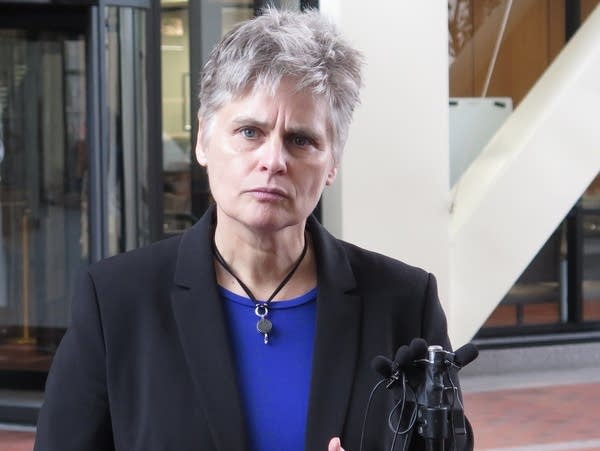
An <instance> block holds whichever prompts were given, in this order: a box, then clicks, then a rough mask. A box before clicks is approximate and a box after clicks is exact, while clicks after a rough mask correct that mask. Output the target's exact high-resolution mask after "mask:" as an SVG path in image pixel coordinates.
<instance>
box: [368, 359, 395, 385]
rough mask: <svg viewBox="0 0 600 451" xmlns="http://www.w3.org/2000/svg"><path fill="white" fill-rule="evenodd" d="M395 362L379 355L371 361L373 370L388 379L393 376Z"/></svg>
mask: <svg viewBox="0 0 600 451" xmlns="http://www.w3.org/2000/svg"><path fill="white" fill-rule="evenodd" d="M393 364H394V362H393V361H392V360H390V359H388V358H387V357H385V356H382V355H378V356H376V357H375V358H374V359H373V360H372V361H371V368H373V369H374V370H375V371H376V372H377V373H379V374H381V375H382V376H383V377H385V378H386V379H387V378H388V377H390V376H391V375H392V365H393Z"/></svg>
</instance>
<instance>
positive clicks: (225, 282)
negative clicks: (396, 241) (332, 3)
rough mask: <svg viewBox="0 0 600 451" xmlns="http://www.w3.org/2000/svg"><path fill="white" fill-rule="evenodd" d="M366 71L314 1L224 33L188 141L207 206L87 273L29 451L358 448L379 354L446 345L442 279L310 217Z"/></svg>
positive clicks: (376, 443)
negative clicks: (203, 176) (187, 225)
mask: <svg viewBox="0 0 600 451" xmlns="http://www.w3.org/2000/svg"><path fill="white" fill-rule="evenodd" d="M361 65H362V62H361V56H360V54H359V53H358V52H357V51H356V50H355V49H353V48H352V47H350V46H349V45H347V44H346V43H345V42H344V41H343V40H342V39H341V38H340V37H339V35H338V33H337V31H336V30H335V29H334V27H333V26H332V25H331V24H330V23H329V22H328V21H326V20H324V19H323V18H321V17H320V16H319V15H318V14H317V13H314V12H311V13H307V14H299V13H291V12H285V13H283V12H277V11H275V10H268V11H267V12H266V13H265V14H264V15H263V16H261V17H259V18H257V19H254V20H252V21H249V22H246V23H244V24H242V25H240V26H238V27H237V28H236V29H234V30H232V31H231V32H230V33H229V34H227V35H226V36H225V37H224V38H223V40H222V42H221V43H220V44H219V45H218V47H217V48H216V49H215V50H214V51H213V53H212V54H211V57H210V59H209V61H208V62H207V64H206V66H205V68H204V70H203V74H202V80H201V87H200V91H201V92H200V103H201V107H200V111H199V124H200V126H199V130H200V131H199V134H198V139H197V148H196V156H197V159H198V162H199V163H200V164H201V165H202V166H204V167H206V170H207V173H208V178H209V183H210V188H211V193H212V195H213V198H214V201H215V202H214V204H215V205H214V206H213V207H211V208H210V209H209V211H208V212H207V213H206V214H205V215H204V216H203V217H202V218H201V219H200V221H199V222H198V223H197V224H196V225H195V226H194V227H192V228H191V229H190V230H189V231H187V232H186V233H184V234H183V235H182V236H179V237H175V238H171V239H168V240H165V241H162V242H159V243H156V244H154V245H152V246H149V247H147V248H144V249H139V250H136V251H133V252H129V253H126V254H123V255H119V256H116V257H113V258H110V259H107V260H105V261H102V262H99V263H97V264H94V265H92V266H91V267H90V268H89V270H88V271H87V273H86V274H85V275H83V276H82V277H81V278H80V280H79V284H78V288H77V291H76V296H75V301H74V307H73V319H72V324H71V326H70V328H69V330H68V332H67V334H66V335H65V338H64V340H63V342H62V343H61V346H60V349H59V350H58V352H57V354H56V357H55V359H54V363H53V367H52V370H51V372H50V375H49V379H48V384H47V389H46V402H45V404H44V406H43V408H42V411H41V414H40V419H39V424H38V435H37V443H36V450H39V451H42V450H44V451H53V450H57V451H58V450H60V451H68V450H107V449H110V450H112V449H117V450H128V451H129V450H196V449H198V450H245V449H248V450H257V451H258V450H260V451H269V450H302V449H306V450H325V449H329V450H341V449H342V448H341V446H342V444H341V443H340V438H341V441H342V443H343V446H345V447H346V449H349V450H353V451H358V449H359V442H360V434H361V424H362V420H363V416H364V412H365V407H366V403H367V399H368V395H369V391H370V389H371V387H372V386H373V385H374V384H375V383H376V382H377V380H378V377H377V374H376V373H375V372H374V371H373V370H371V369H370V367H369V362H370V361H371V360H372V358H373V357H374V356H376V355H378V354H385V355H393V353H394V352H395V350H396V349H397V348H398V347H399V346H401V345H403V344H407V343H408V342H409V341H410V340H411V339H412V338H413V337H424V338H425V339H426V340H427V341H429V342H430V343H436V344H441V345H443V346H445V347H448V345H449V343H448V337H447V333H446V324H445V319H444V314H443V312H442V310H441V307H440V304H439V301H438V299H437V294H436V287H435V280H434V279H433V277H432V276H431V275H429V274H427V273H425V272H424V271H422V270H420V269H417V268H413V267H409V266H407V265H405V264H403V263H401V262H398V261H395V260H392V259H390V258H387V257H384V256H381V255H377V254H374V253H371V252H368V251H365V250H363V249H360V248H357V247H355V246H352V245H350V244H347V243H344V242H341V241H338V240H336V239H335V238H334V237H332V236H331V235H330V234H329V233H328V232H327V231H326V230H325V229H324V228H323V227H322V226H321V225H320V224H319V223H318V222H317V221H316V220H315V219H314V218H312V217H311V216H310V214H311V212H312V211H313V209H314V208H315V206H316V204H317V202H318V200H319V198H320V196H321V194H322V192H323V189H324V188H325V186H327V185H329V184H331V183H333V181H334V180H335V177H336V172H337V167H338V164H339V162H340V159H341V153H342V148H343V146H344V142H345V140H346V136H347V132H348V127H349V125H350V121H351V117H352V111H353V109H354V107H355V105H356V104H357V103H358V98H359V88H360V85H361ZM393 402H394V400H393V399H392V397H391V396H389V395H388V394H384V395H382V396H379V397H376V398H375V400H374V403H373V406H372V410H371V414H370V415H369V421H368V423H367V424H368V427H367V429H366V435H365V438H364V440H365V445H364V449H368V450H376V449H384V447H386V448H385V449H389V444H390V442H391V440H392V436H393V434H391V433H390V432H389V429H388V424H387V414H388V412H389V411H390V409H391V408H392V405H393ZM415 446H417V447H418V446H420V445H418V444H417V445H415ZM415 449H417V448H415Z"/></svg>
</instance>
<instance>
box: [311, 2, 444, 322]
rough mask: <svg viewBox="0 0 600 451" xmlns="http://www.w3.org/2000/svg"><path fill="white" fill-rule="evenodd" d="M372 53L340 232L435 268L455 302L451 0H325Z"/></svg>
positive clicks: (330, 199) (338, 217)
mask: <svg viewBox="0 0 600 451" xmlns="http://www.w3.org/2000/svg"><path fill="white" fill-rule="evenodd" d="M320 5H321V11H322V12H323V13H324V14H327V15H330V16H331V17H333V19H334V20H335V21H336V23H337V24H338V25H339V26H340V28H341V30H342V32H343V34H344V35H345V36H346V37H347V38H348V39H349V41H350V42H351V43H352V44H354V45H355V46H356V47H357V48H359V49H360V50H361V51H362V52H363V53H364V55H365V57H366V61H367V65H366V71H365V87H364V89H363V93H362V105H361V106H360V107H359V108H358V110H357V111H356V114H355V119H354V123H353V125H352V127H351V130H350V138H349V140H348V144H347V146H346V150H345V155H344V157H343V162H342V167H341V171H340V174H339V175H340V176H339V178H338V180H337V181H336V183H337V186H335V187H333V188H332V189H331V190H330V191H328V192H327V193H326V195H325V198H324V208H323V210H324V222H325V225H326V226H327V227H328V228H329V229H330V230H331V231H332V232H333V233H334V234H336V235H337V236H338V237H341V238H342V239H344V240H347V241H350V242H353V243H355V244H357V245H359V246H362V247H365V248H368V249H372V250H375V251H378V252H382V253H384V254H386V255H390V256H392V257H395V258H398V259H400V260H403V261H405V262H407V263H409V264H412V265H416V266H421V267H423V268H425V269H426V270H428V271H431V272H433V273H434V274H435V275H436V277H437V279H438V285H439V291H440V297H441V299H442V302H443V303H444V305H445V307H446V310H448V311H449V309H448V304H447V302H448V292H449V270H448V264H449V263H448V262H449V249H448V227H449V212H448V202H449V192H448V25H447V20H448V19H447V3H446V2H445V1H441V0H438V1H418V2H415V1H408V0H387V1H379V2H364V1H358V0H321V2H320Z"/></svg>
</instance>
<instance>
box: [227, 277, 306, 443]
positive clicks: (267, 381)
mask: <svg viewBox="0 0 600 451" xmlns="http://www.w3.org/2000/svg"><path fill="white" fill-rule="evenodd" d="M219 292H220V294H221V297H222V298H223V300H224V303H225V313H226V316H227V320H228V323H229V331H230V334H231V338H232V347H233V354H234V359H235V362H236V364H237V376H238V385H239V388H240V394H241V397H242V406H243V409H244V413H245V417H246V424H247V427H248V434H249V440H250V449H252V450H254V451H281V450H286V451H303V450H304V435H305V431H306V421H307V412H308V396H309V390H310V379H311V369H312V355H313V344H314V337H315V319H316V299H317V289H316V288H314V289H312V290H310V291H309V292H308V293H306V294H304V295H302V296H299V297H297V298H293V299H289V300H286V301H277V302H272V303H271V305H270V306H269V314H268V316H267V318H268V319H269V320H270V321H271V322H272V323H273V329H272V330H271V333H269V343H268V344H265V343H264V340H263V338H264V337H263V335H261V334H259V333H258V331H257V330H256V323H257V321H258V320H259V318H258V316H256V314H255V313H254V309H255V305H254V303H253V302H252V300H250V299H249V298H247V297H244V296H239V295H237V294H235V293H232V292H231V291H228V290H226V289H225V288H219ZM232 433H235V431H232Z"/></svg>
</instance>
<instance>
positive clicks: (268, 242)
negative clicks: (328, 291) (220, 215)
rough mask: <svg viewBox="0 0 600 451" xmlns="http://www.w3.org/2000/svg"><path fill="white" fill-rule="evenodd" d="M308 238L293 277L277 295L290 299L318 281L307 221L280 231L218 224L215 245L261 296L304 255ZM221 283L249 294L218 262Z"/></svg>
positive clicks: (232, 289)
mask: <svg viewBox="0 0 600 451" xmlns="http://www.w3.org/2000/svg"><path fill="white" fill-rule="evenodd" d="M305 240H308V242H307V243H306V244H307V252H306V255H305V256H304V258H303V259H302V261H301V263H300V266H299V267H298V269H297V270H296V272H295V273H294V275H293V277H292V278H291V279H290V280H289V282H288V283H286V285H285V286H284V287H283V288H282V289H281V291H280V292H279V293H278V294H277V296H275V298H274V301H276V300H282V299H290V298H291V297H295V296H298V295H301V294H303V293H305V292H306V291H308V290H310V289H312V288H314V287H315V285H316V266H315V264H314V254H313V251H312V245H311V242H310V239H309V236H308V234H305V232H304V224H302V225H298V226H292V227H287V228H285V229H282V230H279V231H277V232H268V233H267V232H265V233H261V232H256V231H251V230H247V229H245V228H243V227H241V228H239V229H237V230H231V229H230V228H228V227H226V226H224V225H222V224H219V223H218V222H217V226H216V230H215V245H216V246H217V249H218V250H219V252H220V253H221V255H222V256H223V259H224V260H225V262H227V265H228V266H229V267H230V269H231V270H232V271H233V272H234V273H235V275H236V276H237V277H238V278H239V279H240V280H242V282H243V283H244V284H246V286H247V287H248V288H249V289H250V290H251V292H252V293H253V295H254V296H255V297H256V298H257V299H259V300H265V299H267V298H269V296H270V295H271V293H272V292H273V291H274V290H275V288H276V287H277V286H278V285H279V284H280V283H281V281H282V280H283V279H284V278H285V276H286V275H287V274H288V273H289V272H290V270H291V269H292V268H293V266H294V265H295V263H296V262H297V261H298V259H299V258H300V256H301V255H302V250H303V247H304V243H305ZM215 269H216V275H217V282H218V283H219V285H221V286H223V287H225V288H227V289H228V290H230V291H233V292H235V293H238V294H242V295H244V296H245V295H246V293H245V292H244V291H243V289H242V288H241V286H240V285H239V283H238V282H237V281H236V279H235V278H234V277H233V276H232V275H231V274H230V273H229V272H228V271H227V270H226V269H225V268H224V267H223V266H222V265H221V264H219V263H216V264H215Z"/></svg>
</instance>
